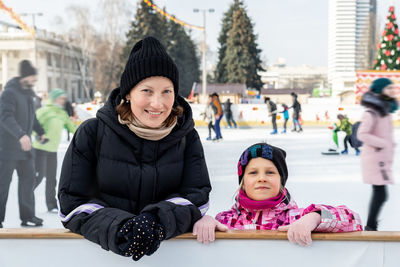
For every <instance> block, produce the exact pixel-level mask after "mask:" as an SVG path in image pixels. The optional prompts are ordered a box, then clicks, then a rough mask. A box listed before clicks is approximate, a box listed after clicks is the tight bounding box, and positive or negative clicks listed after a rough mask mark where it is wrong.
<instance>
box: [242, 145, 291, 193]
mask: <svg viewBox="0 0 400 267" xmlns="http://www.w3.org/2000/svg"><path fill="white" fill-rule="evenodd" d="M254 158H264V159H268V160H270V161H272V162H273V163H274V164H275V166H276V168H277V169H278V172H279V175H280V176H281V184H282V186H283V187H285V184H286V181H287V179H288V169H287V166H286V161H285V158H286V152H285V151H284V150H283V149H280V148H279V147H275V146H271V145H268V144H266V143H259V144H255V145H252V146H251V147H249V148H247V149H246V150H245V151H244V152H243V153H242V155H241V156H240V159H239V163H238V176H239V184H240V183H241V182H242V179H243V176H244V172H245V170H246V167H247V165H248V164H249V162H250V160H251V159H254Z"/></svg>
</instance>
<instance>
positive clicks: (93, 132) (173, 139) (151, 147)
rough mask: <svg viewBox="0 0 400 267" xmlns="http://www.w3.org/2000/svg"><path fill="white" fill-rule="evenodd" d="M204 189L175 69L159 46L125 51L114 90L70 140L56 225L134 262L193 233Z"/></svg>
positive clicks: (197, 145)
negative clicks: (58, 220)
mask: <svg viewBox="0 0 400 267" xmlns="http://www.w3.org/2000/svg"><path fill="white" fill-rule="evenodd" d="M210 191H211V184H210V179H209V175H208V170H207V165H206V161H205V157H204V151H203V146H202V143H201V140H200V137H199V134H198V133H197V131H196V129H195V128H194V121H193V116H192V109H191V108H190V105H189V104H188V103H187V102H186V101H185V100H184V98H183V97H181V96H180V95H179V72H178V68H177V66H176V64H175V63H174V61H173V60H172V58H171V57H170V56H169V55H168V53H167V51H166V49H165V47H164V46H163V45H162V44H161V43H160V41H159V40H157V39H156V38H154V37H151V36H149V37H145V38H144V39H143V40H140V41H139V42H137V43H136V44H135V45H134V47H133V48H132V50H131V53H130V55H129V58H128V61H127V63H126V66H125V69H124V72H123V73H122V76H121V80H120V87H118V88H116V89H114V90H113V91H112V92H111V94H110V96H109V98H108V100H107V102H106V104H105V105H104V106H103V107H102V108H101V109H99V111H98V112H97V114H96V118H93V119H89V120H87V121H85V122H83V123H82V124H81V125H80V127H79V128H78V130H77V131H76V133H75V134H74V136H73V138H72V141H71V143H70V146H69V148H68V150H67V152H66V154H65V158H64V162H63V167H62V170H61V178H60V183H59V191H58V199H59V204H60V217H61V221H62V223H63V225H64V227H66V228H68V229H70V230H71V231H72V232H74V233H78V234H80V235H83V236H84V237H85V238H86V239H88V240H90V241H92V242H95V243H97V244H99V245H100V246H101V247H102V248H103V249H105V250H111V251H112V252H114V253H116V254H118V255H121V256H125V257H132V259H133V260H135V261H137V260H139V259H140V258H142V257H143V256H145V255H147V256H150V255H152V254H153V253H154V252H156V250H157V249H158V248H159V247H160V244H161V242H162V241H164V240H165V239H170V238H173V237H175V236H178V235H180V234H183V233H186V232H189V231H192V228H193V226H194V225H195V224H196V223H197V222H198V221H200V222H201V221H202V220H203V215H205V213H206V211H207V209H208V200H209V193H210ZM216 227H217V225H216Z"/></svg>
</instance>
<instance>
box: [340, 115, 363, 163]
mask: <svg viewBox="0 0 400 267" xmlns="http://www.w3.org/2000/svg"><path fill="white" fill-rule="evenodd" d="M337 118H338V119H339V120H340V125H339V126H338V127H337V128H336V129H335V131H337V132H338V131H343V132H345V133H346V137H345V138H344V140H343V144H344V150H343V151H342V152H341V154H342V155H347V154H348V153H349V150H348V145H347V143H349V144H350V146H352V147H353V148H354V149H355V151H356V155H357V156H358V155H359V154H360V150H359V149H358V148H357V147H355V146H353V143H352V142H351V135H352V133H353V132H352V124H351V123H350V122H349V119H348V118H347V117H346V116H344V115H342V114H338V115H337Z"/></svg>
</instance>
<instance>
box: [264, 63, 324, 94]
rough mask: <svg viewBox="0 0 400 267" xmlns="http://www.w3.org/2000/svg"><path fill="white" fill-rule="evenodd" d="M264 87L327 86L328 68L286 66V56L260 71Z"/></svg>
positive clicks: (313, 87) (311, 87) (312, 87)
mask: <svg viewBox="0 0 400 267" xmlns="http://www.w3.org/2000/svg"><path fill="white" fill-rule="evenodd" d="M259 74H260V75H261V80H262V82H263V83H264V86H263V87H264V89H281V88H289V89H295V88H296V89H298V88H302V89H315V88H327V86H328V69H327V68H326V67H311V66H308V65H302V66H286V60H285V59H284V58H280V59H278V61H277V62H276V63H274V64H272V65H271V66H268V67H266V71H265V72H260V73H259Z"/></svg>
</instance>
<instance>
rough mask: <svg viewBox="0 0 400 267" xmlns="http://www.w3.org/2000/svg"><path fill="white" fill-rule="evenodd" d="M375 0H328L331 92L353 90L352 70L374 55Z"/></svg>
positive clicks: (364, 67)
mask: <svg viewBox="0 0 400 267" xmlns="http://www.w3.org/2000/svg"><path fill="white" fill-rule="evenodd" d="M375 21H376V0H329V35H328V36H329V37H328V39H329V44H328V53H329V56H328V82H329V86H330V87H331V89H332V91H333V94H334V95H337V94H339V93H341V92H343V91H347V90H354V82H355V79H356V77H355V71H357V70H363V69H367V68H369V66H370V64H371V62H372V60H373V56H374V40H375V36H374V34H375V27H376V26H375V24H376V22H375Z"/></svg>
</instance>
